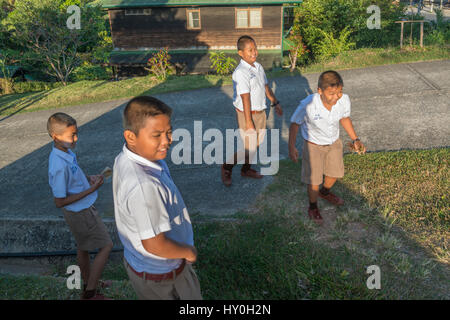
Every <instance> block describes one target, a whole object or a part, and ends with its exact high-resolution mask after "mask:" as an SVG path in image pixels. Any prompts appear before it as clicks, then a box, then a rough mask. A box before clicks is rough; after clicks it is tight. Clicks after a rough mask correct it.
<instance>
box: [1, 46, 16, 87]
mask: <svg viewBox="0 0 450 320" xmlns="http://www.w3.org/2000/svg"><path fill="white" fill-rule="evenodd" d="M15 62H17V60H15V59H14V58H13V53H12V52H11V51H9V50H1V49H0V72H1V74H2V76H3V77H2V78H0V91H1V92H2V94H10V93H13V78H12V76H13V74H12V71H11V69H10V68H8V66H10V65H12V64H13V63H15Z"/></svg>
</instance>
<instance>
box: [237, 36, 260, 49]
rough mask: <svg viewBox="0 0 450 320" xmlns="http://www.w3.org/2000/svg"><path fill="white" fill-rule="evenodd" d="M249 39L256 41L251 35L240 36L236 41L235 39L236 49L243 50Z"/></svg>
mask: <svg viewBox="0 0 450 320" xmlns="http://www.w3.org/2000/svg"><path fill="white" fill-rule="evenodd" d="M249 41H253V43H256V42H255V39H253V38H252V37H250V36H246V35H245V36H241V37H240V38H239V39H238V41H237V49H238V50H244V49H245V45H246V44H247V42H249Z"/></svg>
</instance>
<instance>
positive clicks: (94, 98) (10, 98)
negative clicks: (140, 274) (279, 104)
mask: <svg viewBox="0 0 450 320" xmlns="http://www.w3.org/2000/svg"><path fill="white" fill-rule="evenodd" d="M449 57H450V47H446V48H443V47H425V48H423V49H421V48H417V47H413V48H408V47H405V48H404V49H403V50H400V49H399V48H387V49H386V48H375V49H358V50H353V51H349V52H345V53H342V54H340V55H339V56H337V57H335V58H333V59H331V60H329V61H325V62H323V63H316V64H313V65H309V66H305V67H302V68H299V69H298V70H297V71H296V72H294V73H290V72H289V71H287V70H282V71H273V72H268V73H267V76H268V77H269V78H277V77H283V76H293V75H296V74H299V73H301V74H307V73H316V72H322V71H324V70H327V69H335V70H342V69H352V68H364V67H370V66H377V65H385V64H396V63H405V62H414V61H429V60H441V59H448V58H449ZM231 84H232V82H231V77H230V76H229V75H227V76H218V75H187V76H172V77H170V78H169V79H168V80H167V81H166V82H163V83H160V82H158V81H157V80H155V79H153V78H150V77H136V78H133V79H128V80H122V81H116V82H115V81H79V82H76V83H72V84H70V85H68V86H66V87H60V88H55V89H52V90H48V91H42V92H30V93H22V94H10V95H4V96H0V119H1V118H3V117H7V116H9V115H12V114H15V113H20V112H29V111H35V110H41V109H53V108H60V107H65V106H71V105H82V104H88V103H95V102H103V101H109V100H115V99H121V98H131V97H134V96H136V95H141V94H158V93H167V92H174V91H182V90H192V89H199V88H208V87H215V86H222V85H231Z"/></svg>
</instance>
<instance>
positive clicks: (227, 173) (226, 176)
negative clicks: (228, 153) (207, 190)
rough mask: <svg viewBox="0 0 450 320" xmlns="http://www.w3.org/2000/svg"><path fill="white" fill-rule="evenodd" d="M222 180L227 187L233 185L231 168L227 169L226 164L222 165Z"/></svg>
mask: <svg viewBox="0 0 450 320" xmlns="http://www.w3.org/2000/svg"><path fill="white" fill-rule="evenodd" d="M221 171H222V182H223V184H224V185H225V186H226V187H229V186H231V172H232V171H231V170H227V169H225V168H224V166H223V165H222V169H221Z"/></svg>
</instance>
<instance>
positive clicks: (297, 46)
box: [287, 24, 309, 72]
mask: <svg viewBox="0 0 450 320" xmlns="http://www.w3.org/2000/svg"><path fill="white" fill-rule="evenodd" d="M287 40H288V46H289V61H290V63H291V67H290V71H291V72H293V71H294V70H295V67H296V66H297V60H298V58H299V57H301V56H303V55H305V54H306V53H307V52H309V50H308V49H307V48H306V45H305V44H304V43H303V37H302V35H301V32H300V26H299V25H298V24H294V25H293V26H292V28H291V31H290V33H289V36H288V38H287Z"/></svg>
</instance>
